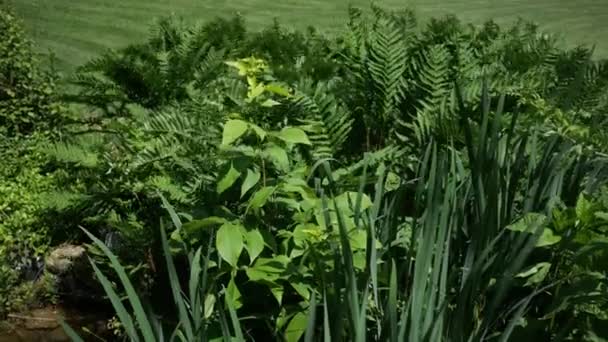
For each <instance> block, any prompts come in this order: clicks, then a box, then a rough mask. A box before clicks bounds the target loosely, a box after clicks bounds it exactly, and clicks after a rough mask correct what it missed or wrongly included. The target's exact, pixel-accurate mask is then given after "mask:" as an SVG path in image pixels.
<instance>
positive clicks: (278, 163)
mask: <svg viewBox="0 0 608 342" xmlns="http://www.w3.org/2000/svg"><path fill="white" fill-rule="evenodd" d="M264 155H265V156H266V157H267V158H268V159H270V161H271V162H272V163H273V164H274V166H275V167H276V168H277V169H279V170H280V171H287V170H289V157H288V156H287V151H285V149H283V148H281V147H279V146H276V145H273V146H270V147H267V148H266V149H265V150H264Z"/></svg>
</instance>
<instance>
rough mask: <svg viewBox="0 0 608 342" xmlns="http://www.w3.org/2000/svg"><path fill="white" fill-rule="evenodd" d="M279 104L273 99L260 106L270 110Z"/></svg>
mask: <svg viewBox="0 0 608 342" xmlns="http://www.w3.org/2000/svg"><path fill="white" fill-rule="evenodd" d="M280 104H281V103H280V102H277V101H275V100H273V99H267V100H266V101H264V102H262V104H261V106H262V107H265V108H271V107H275V106H278V105H280Z"/></svg>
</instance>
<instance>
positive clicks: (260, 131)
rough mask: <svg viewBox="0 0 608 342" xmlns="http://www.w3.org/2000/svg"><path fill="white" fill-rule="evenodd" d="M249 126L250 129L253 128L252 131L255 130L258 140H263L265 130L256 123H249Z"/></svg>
mask: <svg viewBox="0 0 608 342" xmlns="http://www.w3.org/2000/svg"><path fill="white" fill-rule="evenodd" d="M249 127H251V129H253V131H254V132H255V134H257V136H258V137H259V138H260V140H262V141H264V138H266V131H265V130H263V129H262V127H260V126H258V125H256V124H249Z"/></svg>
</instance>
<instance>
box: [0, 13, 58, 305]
mask: <svg viewBox="0 0 608 342" xmlns="http://www.w3.org/2000/svg"><path fill="white" fill-rule="evenodd" d="M32 49H33V46H32V43H31V41H29V40H28V39H27V38H26V36H25V33H24V32H23V29H22V27H21V25H20V23H19V21H18V20H17V19H16V18H15V16H14V15H13V13H12V12H10V11H6V10H4V9H2V10H0V159H1V160H2V165H1V166H0V270H1V271H0V273H1V274H2V275H1V276H0V316H3V315H4V314H5V313H6V311H7V310H9V309H12V310H19V309H22V308H23V307H27V305H28V304H29V303H34V302H38V301H40V300H43V299H44V298H43V297H45V296H48V295H50V294H49V293H44V292H45V290H43V291H38V290H37V288H40V286H38V285H32V284H27V283H25V284H21V283H22V281H23V280H27V281H31V280H33V279H37V278H38V277H39V275H40V273H41V269H42V267H43V265H42V264H43V262H42V258H43V257H44V253H45V252H46V248H47V247H48V246H49V244H50V243H51V241H50V240H51V231H50V230H51V226H52V220H51V217H44V216H43V214H42V212H43V211H44V208H45V206H44V204H43V203H44V194H45V193H46V192H48V191H51V190H52V189H54V188H55V183H54V178H53V176H52V175H50V174H47V172H46V170H45V165H46V164H47V162H48V158H46V156H45V155H44V154H43V153H42V151H41V147H42V146H44V145H48V144H49V143H50V129H51V128H52V127H53V126H54V125H56V124H57V123H58V121H59V118H60V110H61V105H60V104H59V103H57V102H56V101H55V86H54V82H55V76H54V74H53V73H51V72H47V71H45V70H44V69H43V68H42V66H41V65H40V63H39V61H38V60H37V58H36V56H35V54H34V52H33V50H32ZM45 288H46V287H45Z"/></svg>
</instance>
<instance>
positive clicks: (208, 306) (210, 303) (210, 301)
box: [204, 293, 217, 318]
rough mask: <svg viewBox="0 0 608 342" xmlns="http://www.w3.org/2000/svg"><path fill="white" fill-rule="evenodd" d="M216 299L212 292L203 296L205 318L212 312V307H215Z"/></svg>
mask: <svg viewBox="0 0 608 342" xmlns="http://www.w3.org/2000/svg"><path fill="white" fill-rule="evenodd" d="M216 300H217V299H216V298H215V295H214V294H213V293H209V294H207V296H206V297H205V311H204V312H205V318H209V317H211V315H212V314H213V309H214V308H215V302H216Z"/></svg>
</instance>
